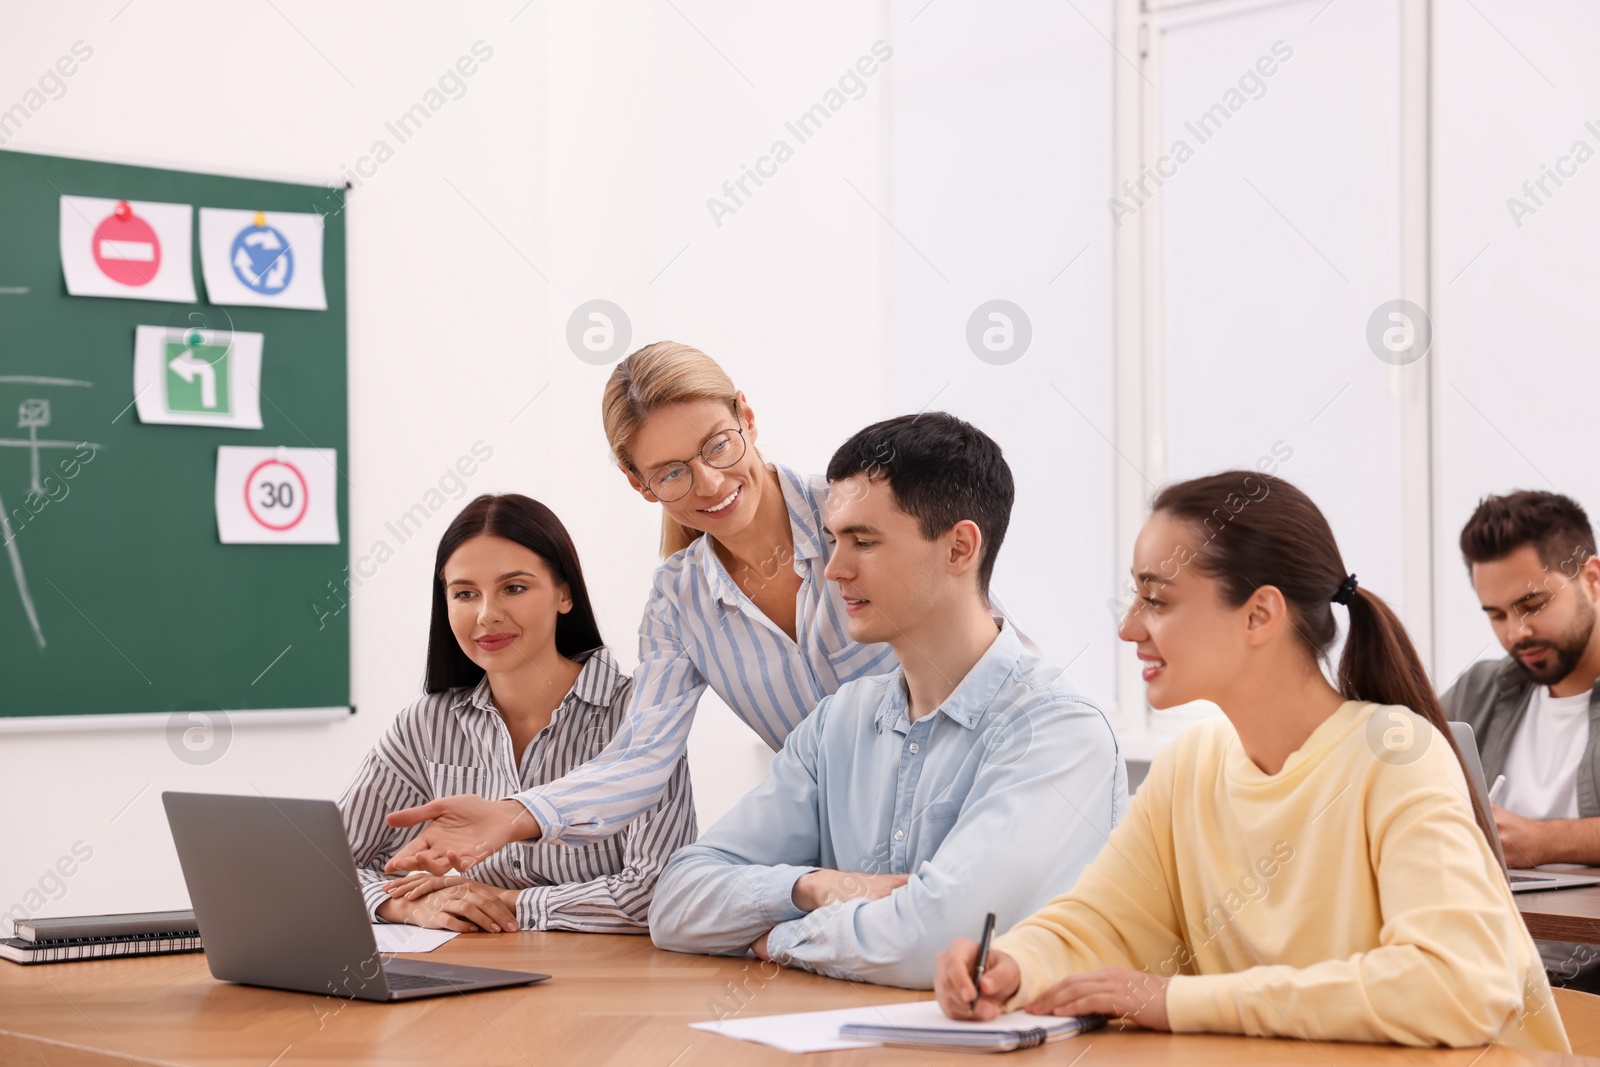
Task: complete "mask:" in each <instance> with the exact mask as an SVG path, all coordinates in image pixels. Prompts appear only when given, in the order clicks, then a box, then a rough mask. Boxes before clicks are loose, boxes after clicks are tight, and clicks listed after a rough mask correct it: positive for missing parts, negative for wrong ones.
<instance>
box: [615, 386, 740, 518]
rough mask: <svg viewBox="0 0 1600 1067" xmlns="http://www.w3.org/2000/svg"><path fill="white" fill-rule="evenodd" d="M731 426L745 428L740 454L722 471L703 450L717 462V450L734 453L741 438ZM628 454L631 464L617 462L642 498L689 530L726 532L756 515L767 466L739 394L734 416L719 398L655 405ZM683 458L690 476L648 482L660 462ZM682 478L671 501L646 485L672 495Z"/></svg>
mask: <svg viewBox="0 0 1600 1067" xmlns="http://www.w3.org/2000/svg"><path fill="white" fill-rule="evenodd" d="M736 428H742V429H743V430H744V440H743V442H742V444H743V448H744V455H743V456H741V457H740V458H739V461H738V462H737V463H735V464H733V466H731V467H727V468H724V469H721V470H719V469H717V468H716V467H712V466H710V465H709V464H707V463H706V462H705V461H704V458H702V450H704V452H703V455H704V457H707V458H710V459H711V460H713V461H714V462H720V460H718V458H717V457H718V456H719V455H723V454H732V453H737V451H738V449H739V448H740V446H741V442H740V439H739V435H738V434H736V433H734V432H733V431H734V430H735V429H736ZM730 449H731V450H732V453H729V452H728V450H730ZM632 453H633V454H632V456H631V457H630V458H631V459H632V461H633V469H632V470H629V469H628V467H627V466H626V465H623V467H622V472H623V473H624V474H625V475H627V477H628V484H629V485H631V486H633V488H634V489H635V490H637V491H638V492H639V493H640V495H642V496H643V497H644V498H645V499H646V500H649V501H651V502H658V501H659V503H660V504H661V507H662V508H663V509H664V510H665V511H666V513H667V514H668V515H670V516H671V517H672V518H673V519H674V520H675V521H676V522H679V523H681V524H682V525H684V526H687V527H689V528H690V529H691V530H703V531H705V532H706V533H709V534H711V535H713V536H715V537H727V536H729V535H731V534H736V533H738V532H739V531H741V530H743V529H744V528H745V527H747V526H749V525H750V523H751V521H752V520H753V519H754V518H755V515H756V508H757V505H758V504H760V502H761V493H762V491H763V489H764V488H765V485H766V479H765V477H764V475H765V474H766V467H765V465H764V464H763V463H762V462H761V457H760V455H758V454H757V452H756V417H755V413H754V412H752V411H751V410H750V406H749V405H748V404H746V403H745V402H744V394H743V393H740V394H739V415H738V416H735V415H734V413H733V412H732V411H730V410H729V409H728V405H727V404H725V403H723V402H722V401H720V400H694V401H688V402H685V403H682V404H668V405H667V406H665V407H662V408H659V409H657V410H656V411H654V412H652V413H651V414H650V416H649V418H647V419H645V421H644V425H642V426H641V427H640V428H639V431H638V433H637V434H635V435H634V438H633V442H632ZM685 460H687V461H688V464H689V471H690V472H692V475H693V477H692V478H691V477H690V474H689V473H685V472H682V471H679V472H678V473H677V475H676V477H675V479H674V480H673V482H672V484H670V485H669V484H664V483H662V482H660V481H656V482H652V481H651V479H653V478H657V477H658V476H662V469H663V468H664V467H667V466H668V465H669V464H672V463H674V462H678V461H685ZM663 477H672V476H670V475H664V476H663ZM683 480H687V481H689V483H690V484H689V485H688V487H687V492H684V495H683V496H681V497H679V498H678V499H676V500H660V498H658V497H657V496H656V495H655V493H653V492H652V491H651V490H650V489H647V488H645V486H646V483H649V484H650V485H651V486H652V487H654V488H660V489H661V490H662V492H664V493H666V494H667V495H669V496H671V495H673V493H675V492H680V491H683V489H684V486H683V484H682V481H683Z"/></svg>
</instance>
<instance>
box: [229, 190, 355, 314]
mask: <svg viewBox="0 0 1600 1067" xmlns="http://www.w3.org/2000/svg"><path fill="white" fill-rule="evenodd" d="M200 270H201V273H202V274H203V275H204V277H205V280H206V296H207V297H208V298H209V299H210V300H211V302H212V303H213V304H251V305H256V306H260V307H282V308H309V309H312V310H316V311H322V310H325V309H326V308H327V306H328V296H327V293H326V292H325V291H324V289H323V286H322V216H321V215H317V214H311V213H299V212H292V211H267V212H256V211H233V210H229V209H226V208H213V207H203V208H201V209H200Z"/></svg>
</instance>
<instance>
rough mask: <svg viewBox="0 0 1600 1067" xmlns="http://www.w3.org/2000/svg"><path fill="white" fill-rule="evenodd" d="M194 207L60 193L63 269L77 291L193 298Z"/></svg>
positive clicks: (182, 299) (142, 297)
mask: <svg viewBox="0 0 1600 1067" xmlns="http://www.w3.org/2000/svg"><path fill="white" fill-rule="evenodd" d="M193 219H194V208H193V207H191V206H190V205H188V204H157V203H153V202H151V201H148V200H105V199H102V198H100V197H95V196H63V197H62V198H61V273H62V274H63V275H65V276H66V280H67V292H69V293H71V294H72V295H73V296H119V297H125V298H127V299H130V300H170V301H172V302H174V303H180V304H187V303H192V302H193V301H194V298H195V296H194V257H193V255H192V254H191V252H190V245H191V244H192V243H193V234H194V230H193V226H194V222H193Z"/></svg>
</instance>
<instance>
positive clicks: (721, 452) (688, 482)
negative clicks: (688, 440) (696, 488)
mask: <svg viewBox="0 0 1600 1067" xmlns="http://www.w3.org/2000/svg"><path fill="white" fill-rule="evenodd" d="M743 458H744V429H743V427H735V428H734V429H731V430H718V431H717V432H716V433H714V434H712V435H711V436H710V437H708V438H706V443H705V444H703V445H701V446H700V452H699V454H698V455H697V456H694V457H693V458H691V459H680V460H674V461H672V462H671V463H668V464H666V465H665V466H663V467H660V468H658V469H657V470H656V472H655V473H654V474H652V475H651V476H650V477H649V478H648V479H646V480H645V483H644V487H645V489H647V490H649V491H650V493H652V494H653V495H654V496H655V498H656V499H657V500H660V501H662V502H664V503H669V504H670V503H671V502H672V501H674V500H681V499H682V498H683V497H684V496H685V495H686V494H687V493H688V492H689V489H690V487H691V486H693V485H694V470H693V469H692V468H691V467H690V466H689V464H690V463H693V462H694V460H695V459H698V460H699V461H700V462H701V463H704V464H705V465H706V466H708V467H710V468H712V469H713V470H726V469H727V468H729V467H731V466H733V465H734V464H735V463H737V462H739V461H740V460H741V459H743Z"/></svg>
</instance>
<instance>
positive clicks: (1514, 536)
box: [1461, 489, 1594, 578]
mask: <svg viewBox="0 0 1600 1067" xmlns="http://www.w3.org/2000/svg"><path fill="white" fill-rule="evenodd" d="M1523 545H1533V546H1534V548H1536V549H1537V550H1538V552H1539V559H1540V561H1541V562H1542V563H1543V564H1544V565H1545V566H1546V567H1549V568H1553V569H1556V570H1559V571H1560V572H1561V573H1562V574H1563V575H1564V576H1566V577H1568V578H1573V577H1576V575H1577V572H1578V569H1579V568H1581V567H1582V566H1583V564H1584V562H1585V561H1586V560H1588V558H1589V557H1590V556H1592V555H1594V530H1592V529H1591V528H1590V527H1589V516H1588V515H1586V514H1585V513H1584V510H1583V508H1582V507H1580V506H1579V505H1578V502H1577V501H1576V500H1573V499H1572V498H1571V497H1567V496H1562V495H1561V494H1560V493H1545V492H1541V491H1539V490H1537V489H1522V490H1519V491H1517V492H1515V493H1509V494H1507V495H1506V496H1486V497H1484V498H1483V499H1482V500H1480V501H1478V509H1477V510H1476V511H1474V512H1473V513H1472V518H1470V519H1468V520H1467V524H1466V525H1465V526H1463V527H1462V528H1461V555H1462V558H1463V559H1465V560H1466V564H1467V571H1468V572H1469V573H1470V572H1471V570H1472V565H1473V564H1474V563H1490V562H1492V561H1494V560H1497V559H1505V558H1506V557H1507V556H1509V555H1511V553H1513V552H1515V551H1516V550H1517V549H1519V548H1521V547H1522V546H1523Z"/></svg>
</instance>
